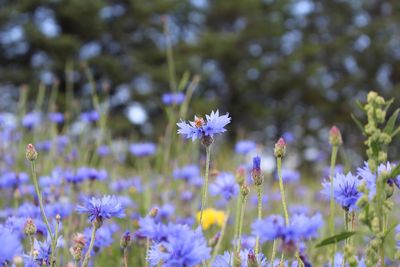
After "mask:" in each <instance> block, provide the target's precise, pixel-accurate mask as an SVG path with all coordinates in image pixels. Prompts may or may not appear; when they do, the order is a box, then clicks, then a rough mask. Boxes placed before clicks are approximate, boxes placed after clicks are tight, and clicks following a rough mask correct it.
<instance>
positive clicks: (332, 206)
mask: <svg viewBox="0 0 400 267" xmlns="http://www.w3.org/2000/svg"><path fill="white" fill-rule="evenodd" d="M337 152H338V146H337V145H333V146H332V153H331V168H330V174H329V179H330V182H331V194H330V217H329V230H330V234H331V236H333V235H334V234H335V210H334V209H335V202H334V198H333V197H334V196H333V179H334V175H335V163H336V158H337ZM335 254H336V243H335V244H334V245H333V248H332V255H331V263H332V267H334V266H335Z"/></svg>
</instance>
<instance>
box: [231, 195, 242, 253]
mask: <svg viewBox="0 0 400 267" xmlns="http://www.w3.org/2000/svg"><path fill="white" fill-rule="evenodd" d="M241 204H242V201H241V197H240V195H239V196H238V197H237V199H236V215H235V231H234V238H233V240H235V245H234V247H235V248H236V244H237V238H238V234H239V233H238V232H239V221H240V214H241V212H240V211H241Z"/></svg>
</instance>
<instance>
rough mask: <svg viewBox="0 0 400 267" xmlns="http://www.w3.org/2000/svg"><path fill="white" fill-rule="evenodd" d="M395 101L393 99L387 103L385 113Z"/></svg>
mask: <svg viewBox="0 0 400 267" xmlns="http://www.w3.org/2000/svg"><path fill="white" fill-rule="evenodd" d="M393 101H394V98H391V99H390V100H387V101H386V107H385V112H386V111H387V110H388V109H389V107H390V106H391V105H392V103H393Z"/></svg>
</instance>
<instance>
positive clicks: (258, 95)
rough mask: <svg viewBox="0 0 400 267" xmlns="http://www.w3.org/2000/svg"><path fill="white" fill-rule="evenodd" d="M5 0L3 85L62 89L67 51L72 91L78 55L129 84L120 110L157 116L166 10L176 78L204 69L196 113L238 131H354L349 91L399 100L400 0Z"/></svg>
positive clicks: (266, 134) (120, 84)
mask: <svg viewBox="0 0 400 267" xmlns="http://www.w3.org/2000/svg"><path fill="white" fill-rule="evenodd" d="M0 5H1V6H2V8H1V9H0V47H1V49H0V61H1V65H0V83H2V84H6V83H12V84H20V83H26V82H31V83H33V84H37V83H38V81H41V82H43V83H45V84H51V83H52V81H53V78H54V77H57V78H58V79H60V80H61V88H62V89H63V90H64V87H65V85H64V69H65V65H66V63H67V62H69V61H71V62H73V63H74V71H75V72H74V76H73V77H74V88H75V90H76V93H77V94H85V93H87V87H88V86H87V79H86V77H85V76H84V75H83V73H84V72H83V71H82V70H81V69H80V62H82V61H87V63H88V65H89V66H90V68H91V70H92V72H93V74H94V77H95V80H96V82H97V83H98V89H100V88H101V87H102V86H101V85H102V84H104V82H105V81H106V82H107V83H108V84H110V89H111V95H114V96H115V95H118V94H121V91H128V92H129V93H128V94H127V97H125V98H126V99H125V100H124V99H123V100H120V101H119V102H117V104H115V105H114V107H113V108H114V110H115V111H118V110H123V108H124V106H125V105H129V104H130V103H131V101H133V100H134V102H140V103H141V104H142V105H143V106H144V107H145V109H146V111H147V112H148V113H149V114H150V115H152V116H151V118H152V121H151V123H152V124H156V125H157V123H159V122H160V121H161V119H160V116H153V115H157V114H160V113H161V112H162V109H161V108H160V105H157V103H158V102H157V101H156V102H155V101H154V99H155V98H154V97H156V99H160V96H161V94H162V93H163V92H166V91H169V90H171V88H169V82H168V68H167V60H166V55H165V54H166V53H165V52H166V42H165V36H164V33H163V25H162V16H164V15H167V16H168V18H169V19H168V20H167V21H168V27H169V30H170V38H171V42H172V45H173V50H174V58H175V65H176V74H177V79H179V78H180V77H181V76H182V75H183V73H184V72H185V71H186V70H189V71H190V72H191V73H193V74H195V73H196V74H200V75H201V76H202V81H201V84H200V87H199V89H198V90H197V92H196V97H197V99H200V100H198V101H197V100H196V102H194V103H193V105H191V107H192V112H196V113H204V112H208V111H209V110H210V109H211V108H217V107H219V108H220V109H221V110H223V111H229V112H230V113H231V114H232V117H233V118H234V120H233V127H235V128H236V129H240V131H231V133H234V132H243V131H244V132H246V131H250V130H251V131H253V130H256V131H258V134H259V138H260V139H261V138H274V137H276V136H277V135H278V134H281V133H282V132H284V131H292V132H295V134H297V135H298V136H305V135H307V134H311V135H312V136H315V137H316V138H317V139H321V141H322V140H323V138H325V137H324V136H318V135H317V134H318V133H319V131H320V129H327V127H329V126H330V125H331V124H339V125H340V126H342V128H343V127H344V128H345V129H344V131H345V133H346V131H348V134H349V136H351V135H350V133H352V132H353V131H356V130H355V127H345V126H346V125H349V124H352V122H351V119H350V116H349V113H350V112H351V111H353V110H354V105H353V100H352V99H353V98H354V97H358V98H361V97H363V96H364V95H365V93H366V92H367V91H369V90H377V91H380V93H381V94H383V95H385V96H387V97H388V96H391V97H395V98H396V99H400V90H399V88H398V87H399V79H400V78H399V77H400V63H399V62H400V61H399V59H400V37H399V36H400V34H399V31H400V25H399V24H400V23H399V21H400V18H399V15H398V12H396V11H398V10H399V9H400V2H398V1H395V0H385V1H356V0H353V1H341V0H335V1H313V0H298V1H294V0H280V1H277V0H232V1H210V0H190V1H179V0H152V1H139V0H113V1H105V0H85V1H81V0H58V1H55V0H47V1H46V0H34V1H32V0H29V1H28V0H23V1H11V0H8V1H7V0H0ZM116 114H118V113H116ZM119 114H121V113H119ZM114 116H118V115H114ZM153 118H154V119H153ZM117 121H120V120H117ZM144 124H145V126H146V125H147V126H148V123H147V124H146V122H144ZM141 125H142V124H141ZM142 126H143V125H142ZM297 126H301V127H297ZM141 129H145V130H144V131H148V129H149V127H142V128H141ZM146 129H147V130H146ZM323 141H324V142H325V141H326V140H323ZM354 142H358V139H354Z"/></svg>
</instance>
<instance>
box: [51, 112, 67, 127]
mask: <svg viewBox="0 0 400 267" xmlns="http://www.w3.org/2000/svg"><path fill="white" fill-rule="evenodd" d="M48 117H49V120H50V121H51V122H53V123H57V124H60V123H63V122H64V114H62V113H60V112H52V113H49V115H48Z"/></svg>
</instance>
